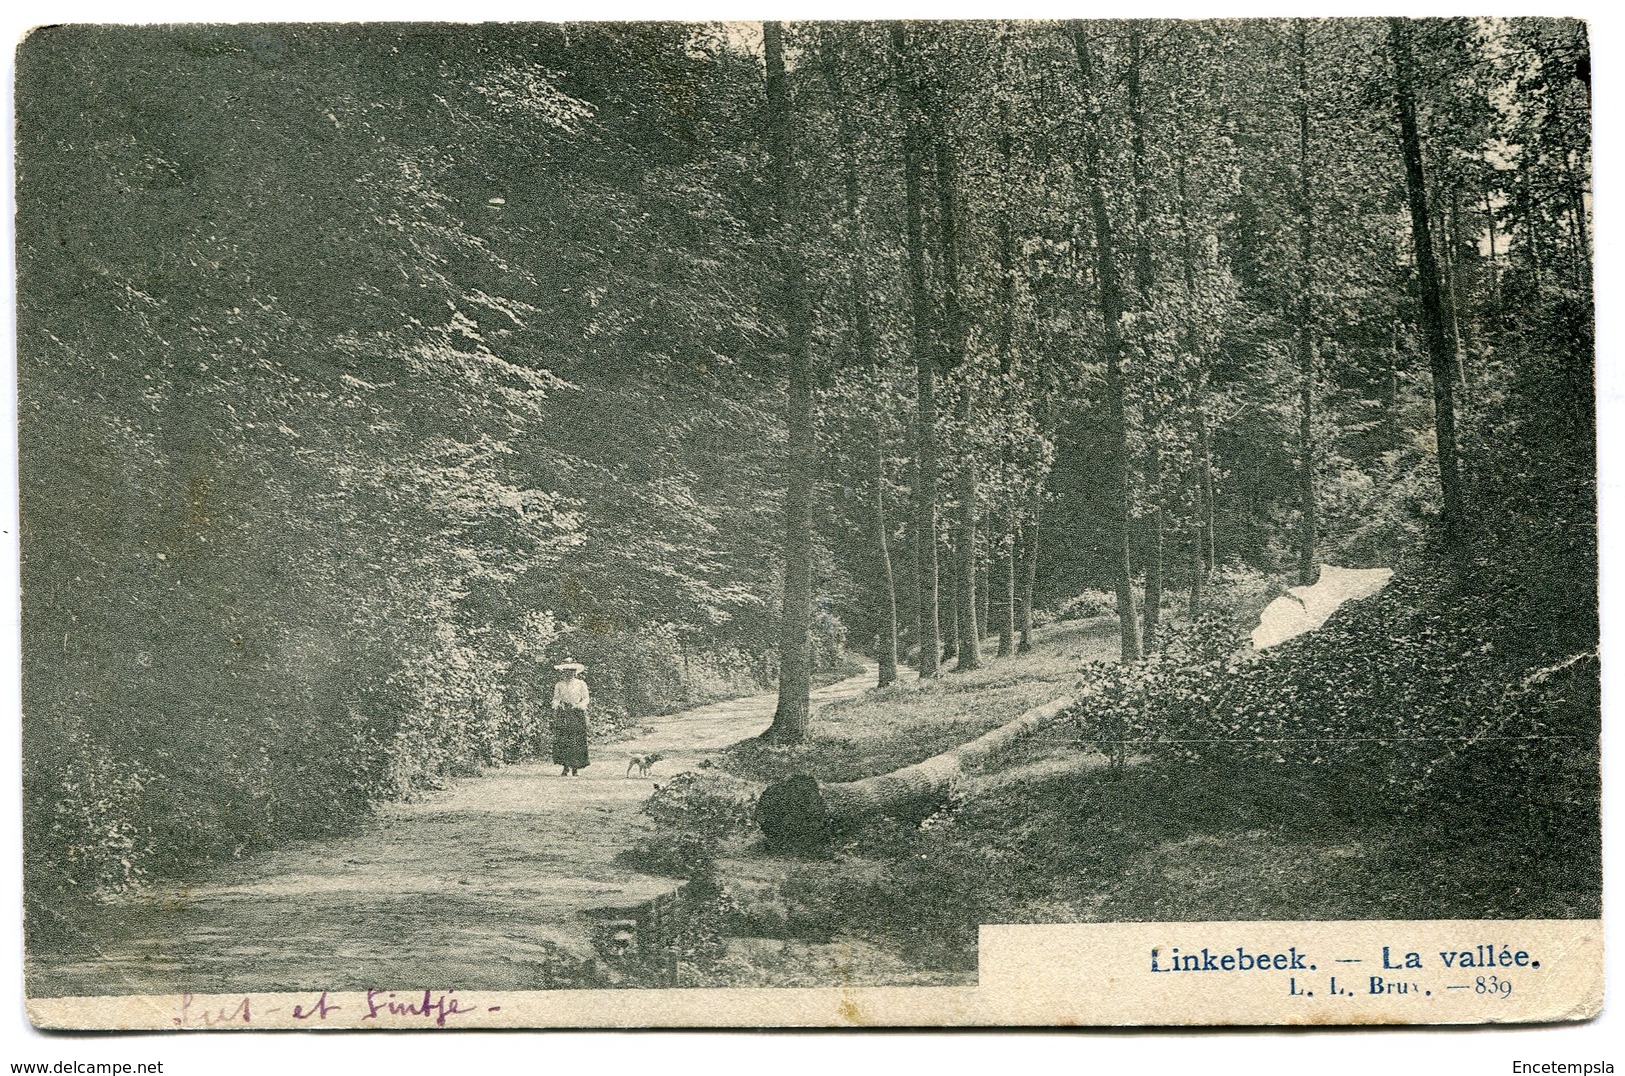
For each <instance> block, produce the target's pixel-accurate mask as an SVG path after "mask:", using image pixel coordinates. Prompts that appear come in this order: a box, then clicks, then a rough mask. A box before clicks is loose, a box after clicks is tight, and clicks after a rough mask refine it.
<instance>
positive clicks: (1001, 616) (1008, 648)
mask: <svg viewBox="0 0 1625 1076" xmlns="http://www.w3.org/2000/svg"><path fill="white" fill-rule="evenodd" d="M1010 157H1011V137H1010V103H1009V102H1008V101H1000V102H999V160H1000V163H1001V164H1002V165H1003V172H1002V175H1001V178H1002V180H1003V181H1004V183H1005V184H1006V185H1007V186H1008V185H1009V184H1010V183H1011V170H1010ZM1010 206H1011V199H1009V198H1006V199H1005V200H1004V204H1003V206H1002V207H1001V208H1002V212H1001V213H1000V214H999V311H1000V318H999V375H1000V384H999V392H1000V399H1001V400H1003V401H1004V404H1005V410H1006V413H1007V414H1008V412H1009V410H1010V409H1011V402H1012V401H1011V400H1010V397H1011V395H1012V394H1013V393H1014V385H1013V384H1012V380H1013V378H1012V374H1013V372H1014V368H1015V334H1016V268H1015V240H1014V236H1013V234H1012V233H1013V232H1014V230H1015V229H1014V228H1013V227H1012V225H1011V220H1010V218H1011V208H1010ZM1001 456H1002V459H1003V462H1004V468H1005V472H1006V474H1005V479H1006V481H1009V480H1010V473H1009V472H1010V471H1011V470H1012V469H1013V466H1014V458H1015V457H1014V452H1013V450H1012V448H1011V445H1010V442H1009V438H1008V437H1006V438H1005V439H1004V449H1003V452H1002V453H1001ZM1018 518H1019V517H1018V515H1017V504H1016V500H1015V497H1014V495H1012V496H1011V497H1010V499H1009V502H1008V503H1007V504H1006V505H1005V506H1004V520H1003V524H1004V526H1003V529H1002V533H1001V536H1000V539H999V542H998V557H997V561H996V563H997V565H998V569H997V571H998V583H997V585H996V587H995V588H994V589H996V590H997V591H998V594H999V601H998V602H997V603H996V605H995V612H996V613H997V619H998V629H999V651H998V656H999V657H1001V658H1006V657H1009V656H1010V655H1011V654H1014V653H1015V651H1016V540H1017V539H1016V532H1017V527H1018V525H1019V524H1018Z"/></svg>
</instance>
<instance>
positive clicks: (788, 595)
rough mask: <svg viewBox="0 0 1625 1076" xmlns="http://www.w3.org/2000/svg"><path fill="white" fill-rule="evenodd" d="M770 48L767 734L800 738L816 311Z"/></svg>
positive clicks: (768, 30)
mask: <svg viewBox="0 0 1625 1076" xmlns="http://www.w3.org/2000/svg"><path fill="white" fill-rule="evenodd" d="M762 40H763V44H764V46H765V50H766V53H767V115H766V129H767V144H768V174H769V177H770V182H771V189H772V192H773V203H774V210H775V214H774V215H775V218H776V220H775V224H776V225H777V232H778V234H777V236H776V240H777V245H778V249H779V255H780V258H781V266H782V279H781V281H780V285H779V296H778V299H779V308H780V311H781V314H782V316H783V318H784V326H785V350H786V359H787V363H788V374H789V386H788V391H787V394H786V396H787V415H786V425H787V427H788V432H789V441H788V447H787V452H788V455H789V460H788V467H787V470H788V472H789V478H788V482H787V488H786V490H785V496H784V606H783V610H782V613H781V617H780V631H779V698H778V709H777V710H776V711H775V712H774V714H773V723H772V724H771V725H770V726H769V727H768V729H767V731H766V732H764V733H763V734H762V737H763V739H767V740H771V741H773V742H775V743H800V742H801V741H802V740H804V739H806V736H807V719H808V714H809V705H810V704H809V696H810V694H811V691H812V669H811V654H810V648H809V645H808V639H807V630H808V620H809V617H810V615H811V606H812V477H813V468H814V454H815V452H816V451H817V446H816V444H815V443H814V440H813V419H812V364H811V356H810V354H809V349H810V346H811V342H812V311H811V308H810V307H809V306H808V302H807V294H806V284H805V280H804V274H805V269H804V267H803V265H802V261H801V246H800V237H799V235H798V234H797V231H796V229H797V227H798V225H799V222H800V211H799V210H800V203H799V192H798V191H797V189H796V174H795V129H794V116H793V115H792V113H791V106H790V93H789V86H788V84H787V82H786V79H785V74H784V46H783V38H782V33H781V31H780V28H779V24H778V23H776V22H767V23H763V24H762Z"/></svg>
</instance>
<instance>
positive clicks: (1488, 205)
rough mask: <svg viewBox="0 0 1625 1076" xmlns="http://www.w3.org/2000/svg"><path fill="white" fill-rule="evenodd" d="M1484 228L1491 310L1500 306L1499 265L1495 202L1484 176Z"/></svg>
mask: <svg viewBox="0 0 1625 1076" xmlns="http://www.w3.org/2000/svg"><path fill="white" fill-rule="evenodd" d="M1484 228H1485V230H1486V231H1488V232H1489V237H1490V303H1491V307H1492V309H1493V310H1495V311H1496V312H1499V311H1500V308H1501V265H1500V260H1499V259H1498V258H1497V256H1496V253H1495V203H1494V202H1493V201H1491V200H1490V179H1489V175H1488V174H1487V173H1486V175H1485V176H1484Z"/></svg>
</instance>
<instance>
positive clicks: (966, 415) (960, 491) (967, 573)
mask: <svg viewBox="0 0 1625 1076" xmlns="http://www.w3.org/2000/svg"><path fill="white" fill-rule="evenodd" d="M936 104H937V107H936V109H935V110H934V111H935V113H936V118H937V121H938V122H937V123H936V124H934V125H933V128H932V133H933V136H934V137H933V138H932V150H933V153H934V155H935V157H936V166H937V243H938V245H939V247H940V248H941V261H940V264H941V266H942V299H943V302H942V308H943V311H942V312H943V321H944V322H945V324H944V326H943V328H944V330H945V331H944V333H943V336H944V342H945V343H946V345H947V348H946V350H947V354H946V356H944V358H945V363H944V365H946V366H947V367H948V368H949V369H951V370H956V371H958V373H959V376H960V385H959V401H958V409H957V414H956V416H955V417H956V418H957V419H958V420H959V421H958V425H959V431H960V436H961V437H963V438H965V443H964V444H963V445H961V446H960V449H959V459H958V465H959V466H958V468H957V470H956V471H955V479H954V496H955V499H956V500H957V501H958V502H959V512H958V519H957V520H956V527H955V535H954V553H955V555H956V556H957V558H958V560H957V562H956V564H955V566H954V607H955V610H956V619H955V625H954V639H955V647H954V653H955V654H956V655H957V657H958V663H957V664H956V665H955V666H954V668H955V670H956V671H958V672H968V671H970V670H971V669H979V668H981V667H982V643H981V637H982V632H981V628H980V626H979V622H978V620H977V605H976V531H977V520H976V498H977V487H978V485H979V482H978V478H977V473H976V465H977V458H976V451H975V449H974V447H973V444H972V440H971V426H972V424H973V422H974V420H975V417H976V415H975V406H976V378H975V371H974V370H972V369H971V363H970V356H969V354H968V351H967V348H966V336H967V335H968V326H967V325H966V323H965V309H964V304H963V303H962V302H961V301H960V291H959V289H960V279H959V206H958V183H959V176H958V162H957V161H956V160H955V158H954V148H953V145H952V144H951V143H950V142H949V138H950V137H951V134H950V130H949V125H948V123H947V120H948V116H947V102H946V101H945V100H939V101H937V103H936Z"/></svg>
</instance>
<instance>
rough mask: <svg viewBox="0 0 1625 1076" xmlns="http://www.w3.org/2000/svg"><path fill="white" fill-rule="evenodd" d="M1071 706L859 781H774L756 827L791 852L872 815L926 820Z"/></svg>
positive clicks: (1049, 709) (1052, 706) (1058, 702)
mask: <svg viewBox="0 0 1625 1076" xmlns="http://www.w3.org/2000/svg"><path fill="white" fill-rule="evenodd" d="M1072 703H1073V699H1072V698H1071V697H1064V698H1059V699H1051V700H1050V701H1049V702H1046V703H1044V704H1043V705H1041V706H1035V707H1033V708H1032V709H1030V710H1028V711H1026V712H1025V713H1023V714H1022V715H1021V716H1020V717H1018V718H1016V719H1015V720H1014V721H1011V722H1009V723H1008V724H1004V725H1000V726H999V727H998V728H996V729H990V730H989V731H987V732H985V733H983V734H982V735H981V736H978V737H977V738H976V739H974V740H972V741H971V742H970V743H967V744H961V745H960V746H958V747H956V748H954V749H953V750H951V751H944V752H943V753H942V754H940V755H932V756H931V757H930V758H928V759H925V760H924V761H923V762H916V763H914V764H913V765H912V766H904V767H903V768H902V769H900V770H893V771H892V772H890V773H882V774H877V775H876V776H874V777H865V778H863V779H862V780H861V781H846V782H843V783H840V784H829V785H825V784H819V783H818V782H817V781H815V780H814V779H813V778H811V777H809V776H807V775H806V774H796V775H795V776H793V777H788V778H785V779H784V780H782V781H775V782H774V783H773V784H771V785H768V786H767V788H765V789H763V790H762V796H761V799H760V800H758V801H757V804H756V821H757V824H758V825H760V826H761V827H762V834H763V835H764V836H765V837H766V838H767V843H768V846H769V847H771V848H774V849H778V850H795V849H812V848H818V847H821V846H823V845H824V844H826V843H828V841H829V839H830V838H831V837H832V836H834V835H835V834H836V833H838V832H839V831H840V830H842V829H844V828H846V827H848V826H850V825H851V824H852V823H854V822H856V821H858V820H860V819H863V818H867V817H869V816H872V815H887V816H889V817H892V818H905V819H917V818H924V817H926V816H927V815H929V814H931V813H932V812H933V811H935V810H936V809H937V808H938V807H940V806H941V805H942V804H943V803H944V802H946V801H947V799H948V797H949V795H950V794H951V793H952V792H953V789H954V786H955V785H956V784H957V783H958V782H959V780H960V779H961V778H962V777H963V776H964V774H965V771H966V770H967V769H968V768H970V767H972V766H974V765H976V764H977V763H979V762H981V761H982V760H984V759H986V758H988V757H989V756H991V755H993V754H994V753H996V752H998V751H1000V750H1002V749H1003V748H1006V747H1009V746H1010V745H1011V744H1014V743H1015V742H1016V741H1017V740H1020V739H1021V738H1022V737H1024V736H1027V735H1030V734H1031V733H1033V732H1036V731H1037V730H1038V729H1040V728H1042V727H1043V726H1044V725H1046V724H1048V723H1049V722H1050V721H1053V720H1054V719H1055V717H1056V716H1057V715H1059V714H1060V713H1061V712H1062V711H1064V710H1065V709H1066V708H1067V707H1069V706H1071V705H1072Z"/></svg>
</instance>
